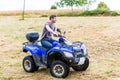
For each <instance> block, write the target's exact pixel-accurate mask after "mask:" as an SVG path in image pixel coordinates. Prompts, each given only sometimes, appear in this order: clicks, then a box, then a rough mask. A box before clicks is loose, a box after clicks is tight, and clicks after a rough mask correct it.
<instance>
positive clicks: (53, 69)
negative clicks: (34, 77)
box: [50, 60, 70, 78]
mask: <svg viewBox="0 0 120 80" xmlns="http://www.w3.org/2000/svg"><path fill="white" fill-rule="evenodd" d="M69 71H70V68H69V66H68V65H67V64H65V63H64V62H62V61H60V60H56V61H53V62H52V64H51V66H50V73H51V75H52V76H54V77H57V78H65V77H67V76H68V74H69Z"/></svg>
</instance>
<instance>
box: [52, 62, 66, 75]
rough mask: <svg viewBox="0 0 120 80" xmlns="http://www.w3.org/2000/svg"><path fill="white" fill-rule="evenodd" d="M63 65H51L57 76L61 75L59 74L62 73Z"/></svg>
mask: <svg viewBox="0 0 120 80" xmlns="http://www.w3.org/2000/svg"><path fill="white" fill-rule="evenodd" d="M64 71H65V70H64V67H63V66H62V65H59V64H58V65H55V66H54V67H53V72H54V74H56V75H57V76H61V75H63V74H64Z"/></svg>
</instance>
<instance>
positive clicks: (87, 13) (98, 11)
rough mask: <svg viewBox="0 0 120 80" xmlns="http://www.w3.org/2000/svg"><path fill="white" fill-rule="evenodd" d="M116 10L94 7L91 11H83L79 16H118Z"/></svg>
mask: <svg viewBox="0 0 120 80" xmlns="http://www.w3.org/2000/svg"><path fill="white" fill-rule="evenodd" d="M118 15H119V14H118V13H117V12H116V11H109V10H101V9H95V10H91V11H84V12H83V13H81V14H80V16H118Z"/></svg>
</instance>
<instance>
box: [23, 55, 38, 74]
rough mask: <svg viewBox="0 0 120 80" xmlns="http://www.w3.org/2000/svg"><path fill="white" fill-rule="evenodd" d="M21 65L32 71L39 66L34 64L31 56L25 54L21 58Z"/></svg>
mask: <svg viewBox="0 0 120 80" xmlns="http://www.w3.org/2000/svg"><path fill="white" fill-rule="evenodd" d="M22 65H23V69H24V70H25V71H26V72H34V71H37V70H38V68H39V67H38V66H36V65H35V62H34V60H33V57H32V56H26V57H25V58H24V59H23V62H22Z"/></svg>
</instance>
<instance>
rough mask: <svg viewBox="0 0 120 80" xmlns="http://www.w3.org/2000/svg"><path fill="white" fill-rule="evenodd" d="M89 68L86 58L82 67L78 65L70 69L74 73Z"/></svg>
mask: <svg viewBox="0 0 120 80" xmlns="http://www.w3.org/2000/svg"><path fill="white" fill-rule="evenodd" d="M88 66H89V59H88V58H86V60H85V63H84V64H83V65H79V66H73V67H72V68H73V69H74V70H75V71H85V70H86V69H87V68H88Z"/></svg>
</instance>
